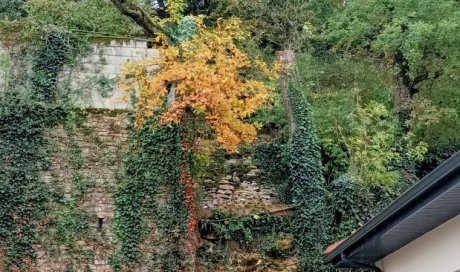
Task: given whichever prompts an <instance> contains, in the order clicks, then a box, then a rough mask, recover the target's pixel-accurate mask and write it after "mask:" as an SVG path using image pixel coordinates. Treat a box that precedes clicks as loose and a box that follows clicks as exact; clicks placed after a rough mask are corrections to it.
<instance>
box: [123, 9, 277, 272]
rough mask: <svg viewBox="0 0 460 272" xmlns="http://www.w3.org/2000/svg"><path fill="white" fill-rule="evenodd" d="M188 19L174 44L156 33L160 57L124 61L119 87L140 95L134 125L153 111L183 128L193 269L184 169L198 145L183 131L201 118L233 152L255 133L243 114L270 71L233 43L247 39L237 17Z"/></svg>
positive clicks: (260, 102) (191, 197) (192, 203)
mask: <svg viewBox="0 0 460 272" xmlns="http://www.w3.org/2000/svg"><path fill="white" fill-rule="evenodd" d="M189 19H193V21H194V24H195V26H196V31H194V34H193V35H190V37H189V38H187V39H184V40H183V41H181V42H180V43H179V44H171V43H170V42H168V41H169V40H170V39H166V38H165V37H164V36H163V35H159V36H158V37H157V40H158V41H161V43H162V46H161V47H160V50H161V55H160V57H157V58H149V59H144V60H142V61H138V62H131V63H129V64H127V65H125V67H124V71H123V76H122V78H123V80H122V82H121V87H122V88H123V89H125V90H127V91H129V92H135V93H137V94H138V96H139V100H138V102H137V104H136V114H137V126H141V125H142V124H143V123H144V122H145V119H146V118H149V117H151V116H152V115H154V114H155V113H156V114H159V115H160V116H159V120H160V126H164V125H170V124H172V123H175V124H178V125H180V126H181V127H182V131H183V135H182V149H183V154H184V155H183V158H182V172H181V173H182V174H181V179H182V181H183V182H185V188H186V189H185V190H186V192H185V193H186V195H185V201H186V203H185V204H186V206H187V208H188V210H189V213H190V217H189V222H188V234H187V240H188V242H187V247H188V251H189V254H190V255H191V257H192V258H193V259H194V264H195V268H198V261H197V257H196V251H197V248H198V243H199V238H198V237H199V236H198V214H197V206H196V200H195V198H196V188H197V185H196V184H195V183H194V182H193V181H192V180H191V175H190V173H189V171H188V167H187V154H188V153H190V152H191V151H192V150H195V149H196V148H197V142H199V141H196V139H195V137H194V136H195V135H192V136H191V135H190V134H187V133H189V131H190V130H187V126H189V125H190V124H192V123H196V122H197V121H198V122H202V123H204V124H205V125H207V126H209V127H210V128H211V129H212V133H210V134H207V137H209V135H211V138H212V139H206V140H212V141H214V142H215V143H216V144H218V145H220V146H222V147H223V148H225V149H226V150H227V151H229V152H236V151H237V147H238V145H239V144H240V143H250V142H251V141H253V140H254V139H255V138H256V135H257V126H256V125H255V124H252V123H248V122H245V119H246V118H248V117H250V116H251V115H252V114H253V113H254V112H255V111H256V110H257V109H259V108H260V107H262V106H264V105H266V104H267V102H268V100H269V99H270V97H271V95H270V90H269V87H268V86H267V85H266V84H265V83H264V81H263V80H262V78H263V77H266V78H267V79H268V78H269V77H270V76H271V73H270V71H269V69H268V68H267V66H266V65H265V64H264V63H263V62H262V61H260V60H258V59H252V58H250V57H249V56H248V55H246V54H245V53H244V52H243V51H241V50H240V49H239V48H238V47H237V46H236V45H235V41H236V40H238V39H244V38H248V34H247V32H246V31H244V30H243V28H242V25H241V21H240V20H238V19H228V20H219V21H218V22H217V24H216V26H215V27H212V28H210V27H206V26H205V25H204V24H203V22H202V19H201V18H199V17H193V18H192V17H189ZM255 75H257V76H255ZM158 112H160V113H158ZM198 269H199V268H198ZM198 269H196V270H198Z"/></svg>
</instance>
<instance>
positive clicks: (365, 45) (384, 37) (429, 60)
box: [325, 0, 460, 81]
mask: <svg viewBox="0 0 460 272" xmlns="http://www.w3.org/2000/svg"><path fill="white" fill-rule="evenodd" d="M459 19H460V6H459V3H458V2H457V1H453V0H449V1H443V2H439V1H433V0H422V1H417V0H411V1H406V0H389V1H378V0H358V1H349V2H347V3H346V4H345V5H344V7H343V8H342V9H341V10H340V11H339V12H337V13H336V15H335V16H333V17H332V18H331V19H330V20H329V22H328V28H327V29H326V31H325V36H326V37H327V39H328V40H329V41H330V42H331V43H332V44H333V45H336V46H337V48H340V49H345V50H348V51H352V52H353V51H354V52H357V51H361V52H362V51H365V52H371V53H374V54H375V55H377V56H378V55H381V54H383V55H384V56H385V57H386V58H387V60H388V61H389V62H390V63H394V64H396V71H397V72H398V73H400V74H402V76H408V77H410V78H411V79H413V80H414V79H417V78H418V77H423V79H433V78H436V77H438V76H439V75H440V74H443V73H445V74H447V75H449V76H451V77H452V78H453V79H454V78H456V79H458V61H459V58H460V50H459V49H460V48H459V47H458V44H459V40H458V35H456V33H458V31H459V29H460V25H459V24H458V22H459ZM393 61H394V62H393ZM417 81H418V80H417Z"/></svg>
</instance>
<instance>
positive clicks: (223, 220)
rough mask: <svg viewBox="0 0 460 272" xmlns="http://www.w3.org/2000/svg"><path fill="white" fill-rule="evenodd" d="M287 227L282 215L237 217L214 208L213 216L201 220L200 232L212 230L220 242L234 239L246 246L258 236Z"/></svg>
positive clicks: (280, 230) (286, 221)
mask: <svg viewBox="0 0 460 272" xmlns="http://www.w3.org/2000/svg"><path fill="white" fill-rule="evenodd" d="M288 228H289V222H288V220H287V219H285V218H282V217H276V216H271V215H267V214H261V215H253V216H243V217H237V216H235V215H233V214H232V213H229V212H225V211H221V210H215V211H214V215H213V217H211V218H209V219H207V220H203V221H202V225H201V232H210V231H214V232H215V233H216V235H217V237H218V239H219V240H220V241H221V242H222V241H236V242H238V243H240V244H242V245H246V246H248V245H250V244H251V243H253V242H254V241H256V239H257V238H258V237H260V236H266V235H268V234H277V233H280V232H283V231H285V230H287V229H288Z"/></svg>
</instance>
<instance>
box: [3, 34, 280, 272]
mask: <svg viewBox="0 0 460 272" xmlns="http://www.w3.org/2000/svg"><path fill="white" fill-rule="evenodd" d="M93 49H94V50H93V53H92V54H91V55H89V56H87V57H85V58H83V59H82V60H81V61H80V65H78V66H77V67H72V68H69V67H66V68H65V69H64V71H63V73H62V74H61V75H60V84H67V83H68V84H69V85H70V86H72V87H73V88H72V89H75V90H78V91H81V92H82V95H80V93H78V94H76V96H75V101H74V103H75V104H76V105H78V106H79V107H81V108H86V109H89V113H88V114H87V116H86V118H84V120H83V121H82V122H81V123H79V124H78V125H77V127H76V128H74V129H70V130H69V128H67V129H65V128H64V127H57V128H53V129H51V130H49V131H48V138H49V139H50V140H51V142H52V144H53V146H54V150H53V153H52V157H51V162H50V169H49V171H47V172H46V173H43V179H44V181H45V182H46V183H47V184H48V185H49V187H50V189H51V191H52V192H53V193H56V194H59V193H62V195H63V196H64V199H65V200H67V201H70V200H71V199H72V198H73V197H75V192H76V191H77V187H78V186H79V184H80V183H81V182H84V183H85V184H86V185H85V186H87V189H85V190H84V191H83V193H82V196H81V197H80V198H78V200H77V201H76V205H77V209H78V210H82V211H84V212H86V214H88V215H89V219H88V221H89V225H90V226H89V228H90V229H89V231H88V233H85V236H86V237H87V238H84V239H80V240H78V241H76V245H73V246H75V247H76V248H77V249H78V250H77V251H76V250H75V248H69V246H68V245H63V244H59V243H57V242H56V241H48V240H47V239H49V238H47V237H46V236H43V237H40V238H41V239H42V242H43V243H41V244H40V245H36V248H37V252H38V262H37V266H36V267H35V270H37V271H50V272H61V271H62V272H64V271H69V269H68V268H69V267H72V268H73V269H74V270H72V271H75V270H76V271H79V272H80V271H82V272H83V271H85V272H86V271H96V272H108V271H112V268H111V266H110V265H109V258H110V256H111V254H112V253H113V252H114V251H115V250H116V249H117V248H118V247H119V244H118V243H117V240H116V237H115V234H114V229H113V217H114V197H113V193H114V187H115V181H117V180H120V179H122V178H123V174H124V170H123V161H122V158H123V154H124V152H126V147H127V139H128V131H127V129H126V127H127V124H128V115H127V113H126V111H123V110H126V109H129V107H130V103H129V102H128V101H126V100H125V99H124V98H125V97H126V93H124V92H123V91H122V90H120V89H119V88H117V87H116V83H115V81H116V79H117V77H118V75H119V74H120V72H121V69H122V66H123V64H125V63H126V62H128V61H135V60H139V59H143V58H148V57H158V56H159V52H158V50H155V49H149V48H148V46H147V42H146V41H140V40H137V41H128V42H126V41H109V42H107V43H99V44H94V45H93ZM1 54H8V51H5V50H4V49H3V47H2V46H1V44H0V55H1ZM5 77H6V75H5V74H3V73H2V72H1V69H0V90H1V89H2V84H4V83H5V82H6V78H5ZM99 79H103V80H105V79H108V80H109V81H110V84H109V87H108V89H109V90H108V91H109V92H108V94H107V95H103V94H102V92H101V85H100V84H99V83H97V81H98V80H99ZM95 109H97V110H95ZM114 110H122V111H118V112H117V111H114ZM76 160H77V162H76ZM225 164H226V165H227V166H228V168H229V169H239V170H232V171H231V172H229V173H223V176H222V177H219V178H216V180H214V181H211V182H208V183H213V184H216V186H214V187H212V188H207V189H206V190H205V191H204V192H203V195H202V198H201V200H202V202H201V203H202V207H203V208H207V209H212V208H223V209H228V210H240V208H241V209H247V208H249V209H251V208H257V209H269V208H270V207H271V206H273V205H277V203H278V202H279V201H278V196H277V194H276V193H275V190H274V189H273V188H271V187H270V186H269V185H267V184H265V183H264V182H263V181H262V180H261V178H260V173H261V170H260V169H258V168H257V166H256V165H255V163H254V161H253V160H252V158H251V157H249V156H246V157H242V158H239V159H229V160H227V161H226V162H225ZM235 166H238V167H235ZM239 166H242V167H239ZM77 179H79V181H77ZM80 185H81V184H80ZM64 206H65V205H62V204H60V205H55V206H54V207H52V209H54V210H53V213H51V214H50V215H49V217H50V219H53V217H54V216H55V214H56V213H59V212H62V209H63V207H64ZM44 225H46V222H45V223H44ZM48 231H53V230H48ZM152 240H153V239H152ZM147 244H148V241H147ZM152 247H154V246H152ZM144 248H145V245H144ZM83 251H84V252H88V253H90V254H89V255H88V256H85V257H84V256H82V253H81V252H83ZM137 270H139V269H136V271H137Z"/></svg>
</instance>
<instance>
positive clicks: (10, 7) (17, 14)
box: [0, 0, 26, 20]
mask: <svg viewBox="0 0 460 272" xmlns="http://www.w3.org/2000/svg"><path fill="white" fill-rule="evenodd" d="M25 1H26V0H4V1H1V2H0V20H5V19H8V20H14V19H17V18H21V17H24V16H25V15H26V12H25V10H24V2H25Z"/></svg>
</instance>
